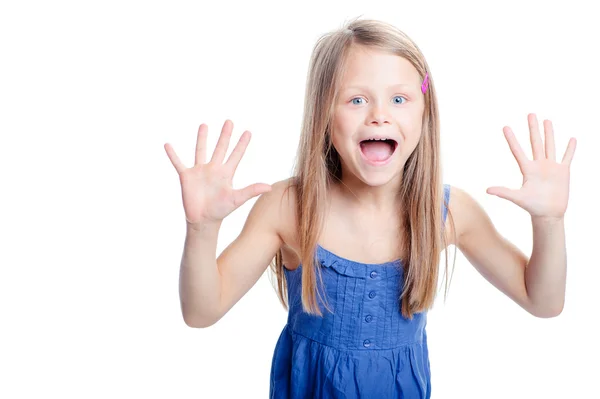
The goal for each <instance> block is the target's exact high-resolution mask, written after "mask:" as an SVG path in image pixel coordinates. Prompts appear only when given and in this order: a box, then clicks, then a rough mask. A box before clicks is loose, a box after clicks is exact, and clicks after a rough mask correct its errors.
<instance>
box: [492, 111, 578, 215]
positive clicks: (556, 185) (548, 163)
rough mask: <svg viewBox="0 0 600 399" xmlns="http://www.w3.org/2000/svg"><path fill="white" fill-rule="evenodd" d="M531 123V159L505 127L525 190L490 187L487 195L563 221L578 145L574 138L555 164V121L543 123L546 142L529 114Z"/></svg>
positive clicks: (505, 134) (532, 116) (535, 119)
mask: <svg viewBox="0 0 600 399" xmlns="http://www.w3.org/2000/svg"><path fill="white" fill-rule="evenodd" d="M528 122H529V133H530V139H531V148H532V150H533V151H532V153H533V159H532V160H529V159H527V156H526V155H525V153H524V152H523V149H522V148H521V146H520V145H519V142H518V141H517V139H516V138H515V135H514V134H513V132H512V130H511V129H510V128H509V127H508V126H506V127H505V128H504V136H505V137H506V141H507V142H508V145H509V147H510V150H511V151H512V153H513V155H514V157H515V159H516V160H517V163H518V164H519V168H520V170H521V173H522V174H523V185H522V187H521V188H520V189H518V190H513V189H510V188H506V187H490V188H488V189H487V193H488V194H492V195H496V196H498V197H500V198H504V199H507V200H509V201H511V202H513V203H515V204H516V205H518V206H520V207H521V208H523V209H525V210H526V211H527V212H529V213H530V214H531V216H532V217H543V218H550V219H560V218H562V217H563V215H564V214H565V212H566V210H567V203H568V200H569V178H570V166H571V160H572V159H573V154H574V153H575V147H576V144H577V142H576V140H575V138H571V139H570V140H569V144H568V145H567V149H566V150H565V154H564V155H563V158H562V160H561V162H556V149H555V146H554V130H553V128H552V122H550V121H549V120H546V121H544V133H545V138H544V142H542V137H541V135H540V131H539V127H538V121H537V118H536V116H535V114H529V115H528Z"/></svg>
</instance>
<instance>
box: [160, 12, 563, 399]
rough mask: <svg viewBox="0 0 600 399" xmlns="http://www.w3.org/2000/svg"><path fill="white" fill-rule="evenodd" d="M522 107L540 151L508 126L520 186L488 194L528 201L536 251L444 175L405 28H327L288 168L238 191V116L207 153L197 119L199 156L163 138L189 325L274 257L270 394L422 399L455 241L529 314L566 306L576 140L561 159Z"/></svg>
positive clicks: (423, 68) (548, 127)
mask: <svg viewBox="0 0 600 399" xmlns="http://www.w3.org/2000/svg"><path fill="white" fill-rule="evenodd" d="M528 119H529V130H530V133H531V145H532V149H533V160H528V159H526V156H525V155H524V152H523V150H522V149H521V147H520V146H519V144H518V142H517V141H516V139H515V137H514V135H513V133H512V131H511V130H510V129H509V128H508V127H506V128H505V129H504V134H505V136H506V140H507V141H508V144H509V147H510V150H511V151H512V153H513V155H514V156H515V158H516V160H517V162H518V164H519V166H520V170H521V172H522V173H523V186H522V187H521V188H520V189H519V190H510V189H507V188H501V187H492V188H489V189H488V190H487V192H488V193H489V194H492V195H497V196H499V197H501V198H505V199H507V200H510V201H512V202H514V203H515V204H516V205H518V206H520V207H522V208H523V209H525V210H526V211H527V212H529V213H530V214H531V220H532V226H533V233H534V242H533V251H532V254H531V257H530V258H528V257H526V256H525V255H524V254H523V253H522V252H521V251H520V250H519V249H517V248H516V247H515V246H514V245H513V244H511V243H510V242H509V241H507V240H505V239H504V238H503V237H502V236H501V235H499V234H498V232H497V231H496V230H495V228H494V226H493V224H492V223H491V221H490V219H489V218H488V216H487V214H486V213H485V211H484V210H483V209H482V208H481V207H480V206H479V204H478V203H476V202H475V200H474V199H473V198H472V197H471V196H470V195H469V194H467V193H466V192H464V191H462V190H460V189H458V188H457V187H450V186H449V185H444V184H442V182H441V175H442V174H441V167H440V148H439V146H440V127H439V120H438V107H437V99H436V94H435V85H434V83H433V79H432V76H431V72H430V70H429V68H428V65H427V62H426V61H425V59H424V57H423V54H422V53H421V52H420V50H419V48H418V47H417V46H416V45H415V44H414V43H413V42H412V41H411V39H409V38H408V37H407V36H406V35H405V34H404V33H402V32H401V31H399V30H397V29H396V28H394V27H392V26H389V25H388V24H385V23H382V22H378V21H372V20H356V21H353V22H351V23H349V24H347V25H346V26H345V27H344V28H343V29H340V30H337V31H334V32H331V33H329V34H327V35H324V36H323V37H322V38H321V39H320V40H319V41H318V43H317V45H316V47H315V49H314V52H313V56H312V59H311V64H310V70H309V77H308V82H307V90H306V102H305V111H304V120H303V124H302V134H301V139H300V140H301V142H300V145H299V148H298V158H297V165H296V171H295V173H294V176H293V177H292V178H290V179H288V180H285V181H280V182H277V183H275V184H273V185H272V186H270V185H267V184H254V185H251V186H249V187H246V188H244V189H242V190H234V189H233V188H232V184H231V182H232V177H233V175H234V172H235V170H236V168H237V166H238V163H239V162H240V159H241V158H242V156H243V154H244V151H245V149H246V147H247V145H248V142H249V140H250V133H249V132H244V134H243V135H242V136H241V138H240V140H239V142H238V143H237V145H236V147H235V148H234V149H233V151H232V153H231V155H230V156H229V158H228V160H227V161H226V162H224V157H225V154H226V152H227V149H228V146H229V141H230V137H231V133H232V129H233V126H232V123H231V122H230V121H226V122H225V125H224V126H223V129H222V132H221V136H220V138H219V140H218V143H217V146H216V149H215V151H214V153H213V155H212V158H211V159H210V161H208V162H207V161H206V159H205V153H206V135H207V127H206V126H205V125H201V126H200V128H199V130H198V139H197V146H196V156H195V165H194V166H193V167H192V168H189V169H188V168H186V167H185V166H184V165H183V164H182V163H181V161H180V160H179V158H178V157H177V155H176V154H175V152H174V151H173V149H172V148H171V146H170V145H169V144H166V145H165V150H166V152H167V155H168V156H169V158H170V160H171V162H172V163H173V166H174V167H175V169H176V170H177V172H178V174H179V177H180V182H181V186H182V197H183V205H184V210H185V216H186V221H187V235H186V240H185V250H184V253H183V258H182V262H181V275H180V297H181V306H182V313H183V317H184V320H185V322H186V324H187V325H189V326H191V327H208V326H210V325H212V324H214V323H216V322H217V321H218V320H219V319H220V318H221V317H223V315H224V314H225V313H226V312H228V311H229V310H230V309H231V308H232V306H234V304H236V303H237V302H238V301H239V299H240V298H241V297H242V296H243V295H244V294H245V293H246V292H247V291H248V290H249V289H250V288H251V287H252V286H253V285H254V284H255V283H256V281H257V280H258V279H259V277H260V276H261V275H262V274H263V272H264V271H265V270H266V269H267V267H268V266H269V264H270V262H271V261H272V260H273V259H274V263H273V264H272V266H273V269H274V271H275V274H276V276H277V279H278V280H277V282H278V284H277V288H278V294H279V296H280V299H281V300H282V301H283V303H284V305H286V306H288V308H289V316H288V322H287V324H286V326H285V327H284V329H283V331H282V333H281V336H280V338H279V341H278V342H277V345H276V348H275V353H274V356H273V363H272V370H271V388H270V389H271V395H270V396H271V397H272V398H307V397H310V398H358V397H366V398H391V397H405V398H429V397H430V395H431V382H430V381H431V379H430V364H429V357H428V347H427V334H426V329H425V327H426V321H427V319H426V315H427V310H428V309H430V308H431V306H432V305H433V303H434V299H435V293H436V288H437V283H438V265H439V258H440V254H441V251H443V250H444V249H445V248H446V247H447V246H448V245H450V244H454V245H455V246H456V247H458V248H459V249H460V250H461V252H462V253H463V254H465V256H466V257H467V259H468V260H469V261H470V262H471V263H472V264H473V266H474V267H476V268H477V270H478V271H479V272H480V273H481V274H482V275H483V276H484V277H485V278H486V279H487V280H489V281H490V283H492V284H493V285H494V286H496V287H497V288H498V289H499V290H500V291H502V292H503V293H504V294H506V295H507V296H509V297H510V298H511V299H513V300H514V301H515V302H516V303H518V304H519V305H520V306H522V307H523V308H524V309H525V310H526V311H528V312H529V313H531V314H532V315H534V316H537V317H554V316H557V315H558V314H560V313H561V311H562V308H563V303H564V296H565V273H566V255H565V253H566V251H565V236H564V225H563V217H564V214H565V211H566V208H567V202H568V195H569V167H570V163H571V160H572V158H573V154H574V151H575V140H574V139H571V141H570V142H569V145H568V146H567V149H566V152H565V154H564V157H563V159H562V161H561V162H557V161H556V159H555V147H554V138H553V130H552V124H551V123H550V121H545V122H544V132H545V145H544V144H543V143H542V138H541V136H540V133H539V130H538V122H537V120H536V117H535V115H529V118H528ZM261 194H262V195H261ZM259 195H261V196H260V197H259V198H258V200H257V201H256V203H255V204H254V206H253V208H252V210H251V211H250V214H249V216H248V219H247V221H246V223H245V225H244V227H243V229H242V231H241V233H240V235H239V237H238V238H237V239H236V240H235V241H234V242H232V243H231V244H230V245H229V246H228V247H227V248H226V249H225V250H224V251H223V253H222V254H221V255H220V256H219V257H218V258H217V256H216V246H217V234H218V232H219V228H220V225H221V222H222V220H223V219H224V218H225V217H226V216H227V215H229V214H230V213H231V212H233V211H234V210H235V209H236V208H238V207H239V206H240V205H242V204H243V203H245V202H246V201H248V200H249V199H250V198H253V197H256V196H259ZM447 271H448V260H447V257H446V272H447ZM446 275H447V273H446Z"/></svg>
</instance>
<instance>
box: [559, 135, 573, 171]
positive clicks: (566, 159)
mask: <svg viewBox="0 0 600 399" xmlns="http://www.w3.org/2000/svg"><path fill="white" fill-rule="evenodd" d="M576 147H577V140H576V139H575V137H571V139H570V140H569V144H568V145H567V149H566V151H565V155H563V159H562V163H563V164H564V165H567V166H571V161H572V160H573V155H575V148H576Z"/></svg>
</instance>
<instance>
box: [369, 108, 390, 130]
mask: <svg viewBox="0 0 600 399" xmlns="http://www.w3.org/2000/svg"><path fill="white" fill-rule="evenodd" d="M368 118H369V120H368V122H369V125H383V124H386V123H390V116H389V114H388V111H387V108H386V107H385V105H381V104H375V105H373V107H372V108H371V112H369V116H368Z"/></svg>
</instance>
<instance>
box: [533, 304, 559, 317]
mask: <svg viewBox="0 0 600 399" xmlns="http://www.w3.org/2000/svg"><path fill="white" fill-rule="evenodd" d="M563 308H564V304H561V305H560V306H558V307H554V308H550V307H546V308H542V309H534V311H530V313H531V314H532V315H534V316H535V317H538V318H540V319H551V318H553V317H558V316H560V314H561V313H562V311H563Z"/></svg>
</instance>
